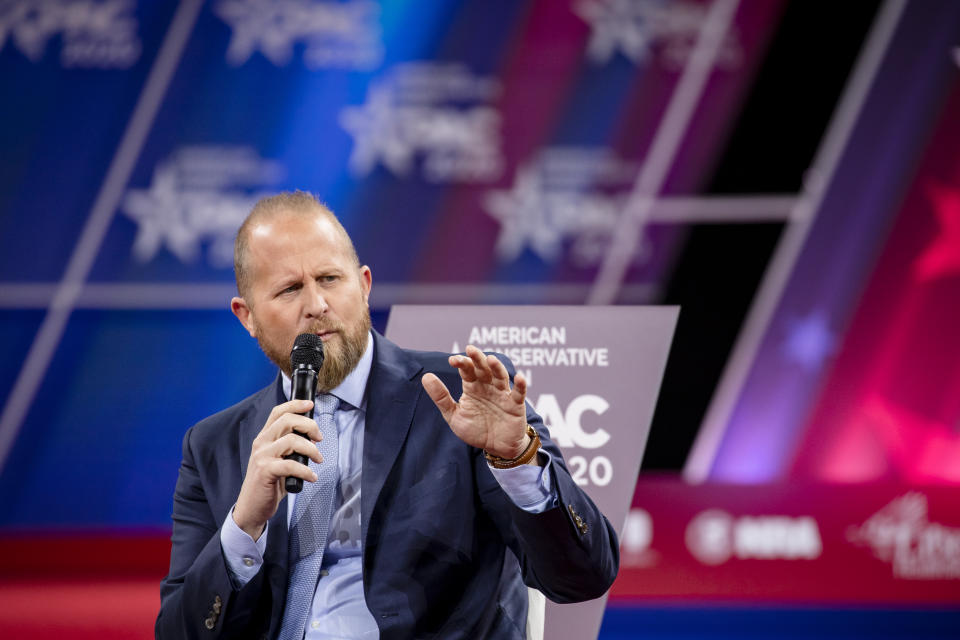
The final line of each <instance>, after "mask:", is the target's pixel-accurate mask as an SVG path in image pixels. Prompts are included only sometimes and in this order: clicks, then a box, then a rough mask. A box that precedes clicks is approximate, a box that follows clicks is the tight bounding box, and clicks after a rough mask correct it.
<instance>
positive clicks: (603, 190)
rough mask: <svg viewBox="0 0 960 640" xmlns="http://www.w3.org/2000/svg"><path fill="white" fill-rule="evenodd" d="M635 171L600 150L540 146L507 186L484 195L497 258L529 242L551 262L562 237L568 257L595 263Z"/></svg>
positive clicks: (508, 257)
mask: <svg viewBox="0 0 960 640" xmlns="http://www.w3.org/2000/svg"><path fill="white" fill-rule="evenodd" d="M635 171H636V167H635V165H634V164H632V163H628V162H625V161H623V160H620V159H619V158H616V157H615V156H613V155H612V154H611V153H610V152H609V151H607V150H605V149H591V148H553V149H547V150H545V151H544V152H543V154H542V155H541V157H540V158H538V159H537V161H535V162H533V163H530V164H527V165H524V166H522V167H520V168H519V169H518V171H517V175H516V178H515V179H514V183H513V186H512V187H511V188H510V189H509V190H496V191H491V192H489V193H488V194H487V195H486V197H485V199H484V202H483V205H484V208H485V209H486V210H487V213H488V214H489V215H490V216H491V217H493V218H495V219H496V220H497V221H498V222H499V223H500V234H499V236H498V237H497V244H496V253H497V257H498V258H499V259H500V260H501V261H502V262H511V261H513V260H516V259H517V258H518V257H519V256H520V254H521V253H522V252H523V250H524V249H526V248H528V247H529V249H530V250H531V251H532V252H533V253H534V254H535V255H537V256H538V257H539V258H540V259H541V260H543V261H544V262H547V263H554V262H557V261H558V260H560V258H561V257H562V254H563V248H564V242H565V241H567V240H572V243H571V246H570V249H569V251H570V257H571V258H572V259H573V261H574V262H575V263H576V264H577V265H579V266H592V265H595V264H598V263H599V262H600V261H601V260H602V259H603V256H604V255H605V253H606V251H607V249H608V247H609V242H610V237H611V234H612V233H613V231H614V229H615V228H616V225H617V221H618V220H619V219H620V216H621V211H622V210H623V207H624V206H625V204H626V198H627V191H626V190H627V189H629V188H630V186H631V184H632V182H631V178H632V175H633V174H634V172H635ZM612 189H615V190H614V191H612V192H611V190H612ZM645 251H646V248H645V247H644V248H642V249H641V251H639V252H638V256H637V258H640V257H642V254H644V253H645Z"/></svg>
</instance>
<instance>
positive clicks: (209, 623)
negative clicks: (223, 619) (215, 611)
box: [203, 616, 217, 631]
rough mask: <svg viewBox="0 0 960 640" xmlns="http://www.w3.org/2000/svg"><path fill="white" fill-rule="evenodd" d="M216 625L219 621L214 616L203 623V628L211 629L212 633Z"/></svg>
mask: <svg viewBox="0 0 960 640" xmlns="http://www.w3.org/2000/svg"><path fill="white" fill-rule="evenodd" d="M215 624H217V621H216V620H214V619H213V617H212V616H211V617H209V618H207V619H206V620H204V621H203V626H205V627H206V628H207V629H210V630H211V631H213V627H214V625H215Z"/></svg>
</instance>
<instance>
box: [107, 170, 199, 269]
mask: <svg viewBox="0 0 960 640" xmlns="http://www.w3.org/2000/svg"><path fill="white" fill-rule="evenodd" d="M123 211H124V213H126V214H127V215H128V216H129V217H130V218H132V219H133V220H134V221H136V223H137V237H136V239H135V240H134V243H133V255H134V256H135V257H136V258H137V260H139V261H140V262H148V261H149V260H151V259H152V258H153V257H154V256H155V255H156V254H157V251H159V249H160V246H161V245H162V244H166V246H167V248H168V249H169V250H170V252H171V253H173V254H174V255H175V256H177V258H179V259H180V260H181V261H182V262H184V263H189V262H192V261H193V260H194V259H195V258H196V256H197V253H198V251H199V244H198V238H197V236H196V234H194V233H192V232H191V230H190V229H189V227H188V226H187V225H186V224H182V220H183V218H184V214H183V206H182V203H181V199H180V197H179V185H178V180H177V176H176V169H175V168H174V167H173V166H171V165H161V166H159V167H157V169H156V171H154V174H153V180H152V181H151V183H150V188H149V189H130V190H129V191H127V195H126V197H125V198H124V200H123Z"/></svg>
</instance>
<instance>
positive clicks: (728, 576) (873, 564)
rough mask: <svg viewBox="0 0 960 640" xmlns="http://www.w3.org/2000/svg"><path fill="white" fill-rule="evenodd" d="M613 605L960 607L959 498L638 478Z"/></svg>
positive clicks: (943, 492) (944, 492)
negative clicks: (629, 602)
mask: <svg viewBox="0 0 960 640" xmlns="http://www.w3.org/2000/svg"><path fill="white" fill-rule="evenodd" d="M621 549H622V559H621V568H620V576H619V577H618V578H617V582H616V583H615V584H614V586H613V589H612V591H611V597H614V598H622V599H623V598H625V599H634V598H644V599H650V598H652V599H669V600H672V599H688V600H689V599H707V600H748V601H756V600H762V601H772V602H781V603H791V602H793V603H806V602H809V603H823V602H830V603H837V604H871V603H875V604H881V603H900V604H920V603H929V604H941V605H942V604H958V603H960V489H957V488H949V487H943V486H939V487H923V488H921V487H904V486H891V485H798V484H788V485H766V486H764V485H756V486H752V485H751V486H744V485H711V484H706V485H688V484H685V483H683V482H681V481H679V480H675V479H654V480H647V479H643V480H641V481H640V482H639V483H638V484H637V491H636V494H635V496H634V500H633V507H632V509H631V512H630V515H629V516H628V519H627V524H626V526H625V528H624V531H623V535H622V539H621Z"/></svg>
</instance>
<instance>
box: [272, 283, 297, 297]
mask: <svg viewBox="0 0 960 640" xmlns="http://www.w3.org/2000/svg"><path fill="white" fill-rule="evenodd" d="M299 290H300V285H299V284H292V285H290V286H289V287H286V288H285V289H281V290H280V291H278V292H277V295H278V296H282V295H286V294H288V293H295V292H297V291H299Z"/></svg>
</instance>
